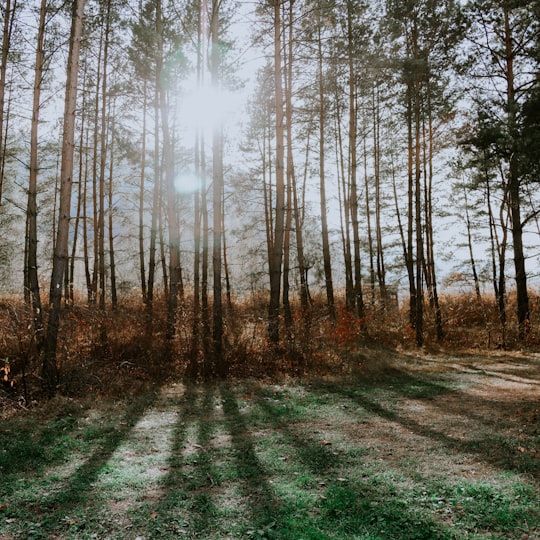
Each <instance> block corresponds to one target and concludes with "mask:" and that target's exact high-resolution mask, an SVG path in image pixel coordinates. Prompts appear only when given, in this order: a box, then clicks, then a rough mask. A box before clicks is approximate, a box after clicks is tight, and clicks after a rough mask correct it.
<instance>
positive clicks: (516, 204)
mask: <svg viewBox="0 0 540 540" xmlns="http://www.w3.org/2000/svg"><path fill="white" fill-rule="evenodd" d="M503 4H504V43H505V61H506V66H505V67H506V111H507V115H508V125H509V131H510V140H511V141H513V142H512V148H511V154H510V163H509V171H508V186H507V187H508V198H509V200H508V203H509V205H510V218H511V219H510V225H511V230H512V245H513V247H514V270H515V274H516V278H515V279H516V295H517V318H518V327H519V338H520V340H524V339H525V338H526V337H527V334H528V331H529V327H530V313H529V293H528V290H527V273H526V271H525V253H524V249H523V222H522V220H521V193H520V192H521V180H520V172H519V152H518V150H517V148H516V146H517V142H514V141H518V140H519V129H518V124H517V118H516V110H517V108H518V107H517V104H516V88H515V82H514V57H515V51H514V41H515V39H514V36H513V32H512V29H511V26H510V14H509V10H510V7H509V6H508V5H507V3H503Z"/></svg>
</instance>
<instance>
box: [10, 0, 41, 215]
mask: <svg viewBox="0 0 540 540" xmlns="http://www.w3.org/2000/svg"><path fill="white" fill-rule="evenodd" d="M42 7H43V6H42ZM16 9H17V0H13V6H12V5H11V0H6V5H5V7H4V27H3V32H2V62H1V63H0V206H1V205H2V194H3V187H4V171H5V167H4V160H5V156H6V148H5V147H6V142H7V136H6V135H7V125H6V124H7V122H6V121H5V119H4V111H5V96H6V78H7V66H8V55H9V51H10V49H11V34H12V32H13V23H14V21H15V10H16ZM40 16H41V15H40Z"/></svg>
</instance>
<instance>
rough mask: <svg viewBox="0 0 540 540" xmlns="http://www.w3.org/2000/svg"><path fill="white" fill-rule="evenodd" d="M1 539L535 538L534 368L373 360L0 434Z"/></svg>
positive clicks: (90, 402)
mask: <svg viewBox="0 0 540 540" xmlns="http://www.w3.org/2000/svg"><path fill="white" fill-rule="evenodd" d="M0 472H1V477H0V539H2V540H8V539H25V540H31V539H38V538H62V539H64V538H66V539H83V538H98V539H106V538H110V539H113V538H117V539H129V540H143V539H151V538H156V539H157V538H159V539H173V538H200V539H241V538H242V539H243V538H245V539H261V538H269V539H271V538H275V539H291V540H292V539H294V540H302V539H331V538H333V539H362V540H374V539H381V540H383V539H384V540H388V539H425V540H433V539H456V540H457V539H488V538H501V539H503V538H504V539H514V538H515V539H523V540H525V539H531V540H532V539H538V538H540V525H539V523H540V355H537V354H526V353H520V354H517V353H516V354H502V353H501V354H489V355H486V354H462V355H459V356H458V355H443V354H440V353H438V354H424V353H422V354H416V353H397V352H385V351H366V352H365V353H363V354H362V355H361V361H360V362H357V364H356V366H355V369H353V370H351V374H350V375H348V376H343V377H339V378H333V377H325V378H318V379H300V380H299V379H283V380H280V381H279V382H277V381H266V382H261V381H255V380H241V381H227V382H221V383H215V384H188V383H182V382H171V383H170V384H168V385H166V386H163V387H161V388H159V389H154V390H153V391H149V392H146V393H139V394H137V395H136V396H135V397H133V396H132V397H129V398H124V399H116V400H114V399H110V398H103V399H96V398H94V399H90V398H88V399H69V398H65V397H57V398H55V399H54V400H53V401H52V402H50V403H48V404H43V405H40V406H38V407H36V408H35V409H31V410H29V411H23V412H22V413H18V414H16V415H10V416H9V417H6V418H4V419H2V422H1V423H0Z"/></svg>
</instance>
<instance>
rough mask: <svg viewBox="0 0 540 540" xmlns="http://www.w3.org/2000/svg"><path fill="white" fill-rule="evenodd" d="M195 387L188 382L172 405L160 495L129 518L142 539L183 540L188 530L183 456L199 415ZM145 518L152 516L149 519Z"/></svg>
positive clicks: (185, 463) (186, 480) (186, 478)
mask: <svg viewBox="0 0 540 540" xmlns="http://www.w3.org/2000/svg"><path fill="white" fill-rule="evenodd" d="M197 399H198V392H197V387H196V386H195V385H194V384H192V383H190V382H189V381H188V382H186V384H185V392H184V394H183V396H182V397H181V398H180V399H179V400H178V402H177V403H175V404H174V407H175V408H176V409H177V410H178V411H179V414H178V422H177V424H176V426H175V428H174V431H173V443H172V447H171V451H170V457H169V461H168V467H169V472H168V474H167V476H166V477H165V478H164V479H163V481H162V486H161V488H162V490H163V492H162V493H161V494H160V495H159V497H158V499H157V501H156V500H150V501H148V503H147V504H146V505H144V504H143V505H142V507H141V508H140V509H139V510H138V512H137V513H135V514H134V515H133V516H132V522H133V524H134V526H135V527H136V528H138V529H139V530H140V531H141V532H142V533H143V534H144V535H145V536H148V537H149V538H156V539H158V538H162V537H163V536H164V534H175V535H178V536H179V537H182V536H183V534H185V533H186V532H187V531H189V527H190V526H191V524H190V521H189V519H188V518H189V512H188V510H187V509H186V507H187V505H188V500H189V496H190V493H189V481H190V479H189V472H188V471H187V470H186V466H187V465H188V463H187V460H186V458H185V456H184V450H185V445H186V440H187V434H188V430H189V429H190V427H191V425H192V424H193V423H194V422H195V421H196V419H197V415H198V405H197ZM148 516H152V519H149V518H148Z"/></svg>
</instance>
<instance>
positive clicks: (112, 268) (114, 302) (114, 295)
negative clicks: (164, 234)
mask: <svg viewBox="0 0 540 540" xmlns="http://www.w3.org/2000/svg"><path fill="white" fill-rule="evenodd" d="M111 118H112V120H111V152H110V160H109V182H108V183H109V192H108V199H109V200H108V206H109V224H108V225H109V226H108V229H109V272H110V276H111V306H112V309H113V310H115V309H116V308H117V307H118V291H117V287H116V259H115V251H114V228H113V217H114V201H113V175H114V125H115V122H114V118H115V111H114V106H113V111H112V115H111Z"/></svg>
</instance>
